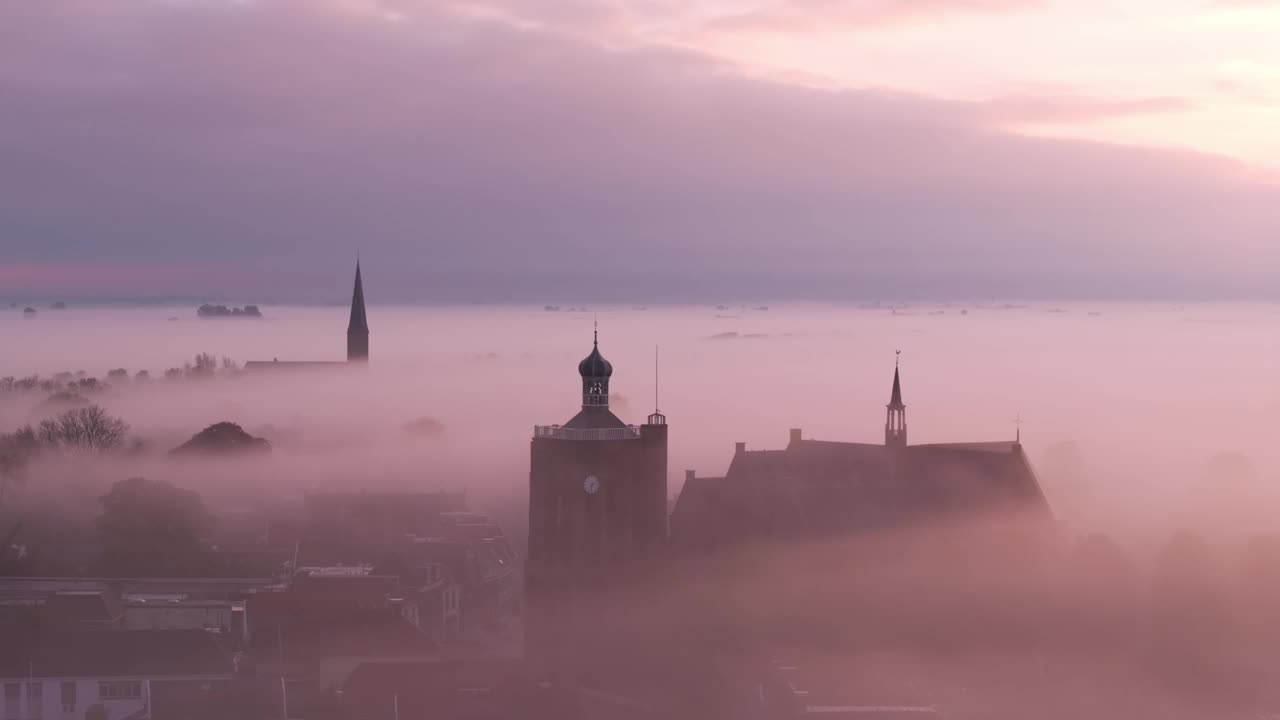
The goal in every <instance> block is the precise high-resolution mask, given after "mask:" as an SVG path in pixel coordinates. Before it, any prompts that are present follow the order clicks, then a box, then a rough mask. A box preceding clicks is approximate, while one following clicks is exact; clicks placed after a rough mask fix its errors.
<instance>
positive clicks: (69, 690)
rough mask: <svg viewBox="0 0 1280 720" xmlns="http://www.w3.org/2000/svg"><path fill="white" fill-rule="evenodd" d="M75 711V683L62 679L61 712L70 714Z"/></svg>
mask: <svg viewBox="0 0 1280 720" xmlns="http://www.w3.org/2000/svg"><path fill="white" fill-rule="evenodd" d="M75 711H76V684H75V683H74V682H69V681H65V680H64V681H63V683H62V713H63V714H64V715H70V714H71V713H74V712H75Z"/></svg>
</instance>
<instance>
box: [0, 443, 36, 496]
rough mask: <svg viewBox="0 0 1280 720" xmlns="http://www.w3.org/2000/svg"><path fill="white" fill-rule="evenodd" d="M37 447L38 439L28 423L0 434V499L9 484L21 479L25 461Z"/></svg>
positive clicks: (33, 453)
mask: <svg viewBox="0 0 1280 720" xmlns="http://www.w3.org/2000/svg"><path fill="white" fill-rule="evenodd" d="M39 448H40V441H39V439H38V438H37V437H36V431H35V429H34V428H32V427H31V426H30V425H27V426H24V427H20V428H18V429H17V430H15V431H14V432H12V433H9V434H8V435H0V500H3V499H4V495H5V491H6V490H8V488H9V486H10V485H11V484H13V483H15V482H18V481H20V480H22V478H23V477H24V473H25V471H26V469H27V463H28V462H29V461H30V459H31V457H32V456H33V455H35V453H36V452H37V451H38V450H39Z"/></svg>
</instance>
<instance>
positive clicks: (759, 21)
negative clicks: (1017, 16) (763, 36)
mask: <svg viewBox="0 0 1280 720" xmlns="http://www.w3.org/2000/svg"><path fill="white" fill-rule="evenodd" d="M1041 4H1042V2H1041V0H781V2H776V3H773V4H769V5H766V6H764V7H762V8H758V9H754V10H750V11H747V12H739V13H732V14H727V15H724V16H721V17H719V18H716V19H714V20H712V21H710V22H709V23H708V24H707V29H708V30H710V31H712V32H739V31H746V32H795V31H814V30H820V29H823V28H829V27H833V26H839V27H850V26H852V27H863V28H868V27H883V26H886V25H894V24H898V23H903V22H912V21H917V20H922V19H925V18H930V17H936V16H939V15H953V14H995V13H1006V12H1016V11H1020V10H1027V9H1032V8H1035V7H1037V6H1039V5H1041Z"/></svg>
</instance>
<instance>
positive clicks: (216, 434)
mask: <svg viewBox="0 0 1280 720" xmlns="http://www.w3.org/2000/svg"><path fill="white" fill-rule="evenodd" d="M270 451H271V443H269V442H267V441H266V440H265V439H264V438H257V437H254V436H252V435H250V434H249V433H247V432H245V431H244V429H243V428H241V427H240V426H239V425H237V424H235V423H232V422H220V423H215V424H213V425H210V426H209V427H207V428H205V429H204V430H201V431H200V432H198V433H196V434H195V435H193V436H192V437H191V439H190V440H188V441H186V442H185V443H183V444H181V445H179V446H178V447H176V448H174V449H173V450H171V451H169V454H171V455H240V454H245V453H267V452H270Z"/></svg>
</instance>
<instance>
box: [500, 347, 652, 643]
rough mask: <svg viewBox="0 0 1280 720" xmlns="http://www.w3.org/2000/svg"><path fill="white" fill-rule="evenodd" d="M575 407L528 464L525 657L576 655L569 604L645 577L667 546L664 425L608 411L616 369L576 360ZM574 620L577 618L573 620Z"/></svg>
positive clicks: (537, 435) (536, 438) (593, 358)
mask: <svg viewBox="0 0 1280 720" xmlns="http://www.w3.org/2000/svg"><path fill="white" fill-rule="evenodd" d="M578 374H579V375H580V376H581V378H582V409H581V411H579V412H578V414H577V415H575V416H574V417H573V418H572V419H571V420H569V421H568V422H566V423H565V424H563V425H548V426H538V427H535V428H534V433H533V440H532V442H531V447H530V463H529V557H528V562H527V564H526V568H525V654H526V655H527V656H530V657H544V658H546V657H556V656H559V657H566V656H573V655H575V653H574V648H573V646H574V644H575V642H574V638H575V636H577V633H578V632H584V631H585V630H584V629H583V628H575V627H573V623H574V620H575V616H576V613H575V608H581V607H583V606H582V605H581V603H584V602H590V600H589V598H590V597H591V596H592V595H593V593H594V592H595V591H600V590H605V589H608V588H610V587H616V586H617V585H618V584H622V583H627V582H632V581H637V580H640V581H642V579H643V578H645V577H647V576H648V574H649V571H650V569H651V568H653V566H654V565H655V564H656V562H657V561H658V560H659V557H660V554H661V551H662V549H663V547H664V546H665V544H666V540H667V421H666V418H665V417H664V416H663V415H662V414H661V413H659V412H658V411H657V410H655V411H654V413H653V414H652V415H650V416H649V418H648V422H647V423H646V424H644V425H641V426H635V425H628V424H626V423H625V422H623V421H622V420H620V419H619V418H618V417H617V416H616V415H614V414H613V412H611V411H610V410H609V379H610V377H611V376H612V375H613V366H612V365H611V364H610V363H609V361H608V360H605V359H604V356H603V355H601V354H600V344H599V336H598V334H597V338H596V341H595V343H594V346H593V347H592V349H591V354H590V355H588V356H587V357H586V359H584V360H583V361H582V362H581V363H579V364H578ZM577 617H581V616H577Z"/></svg>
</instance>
